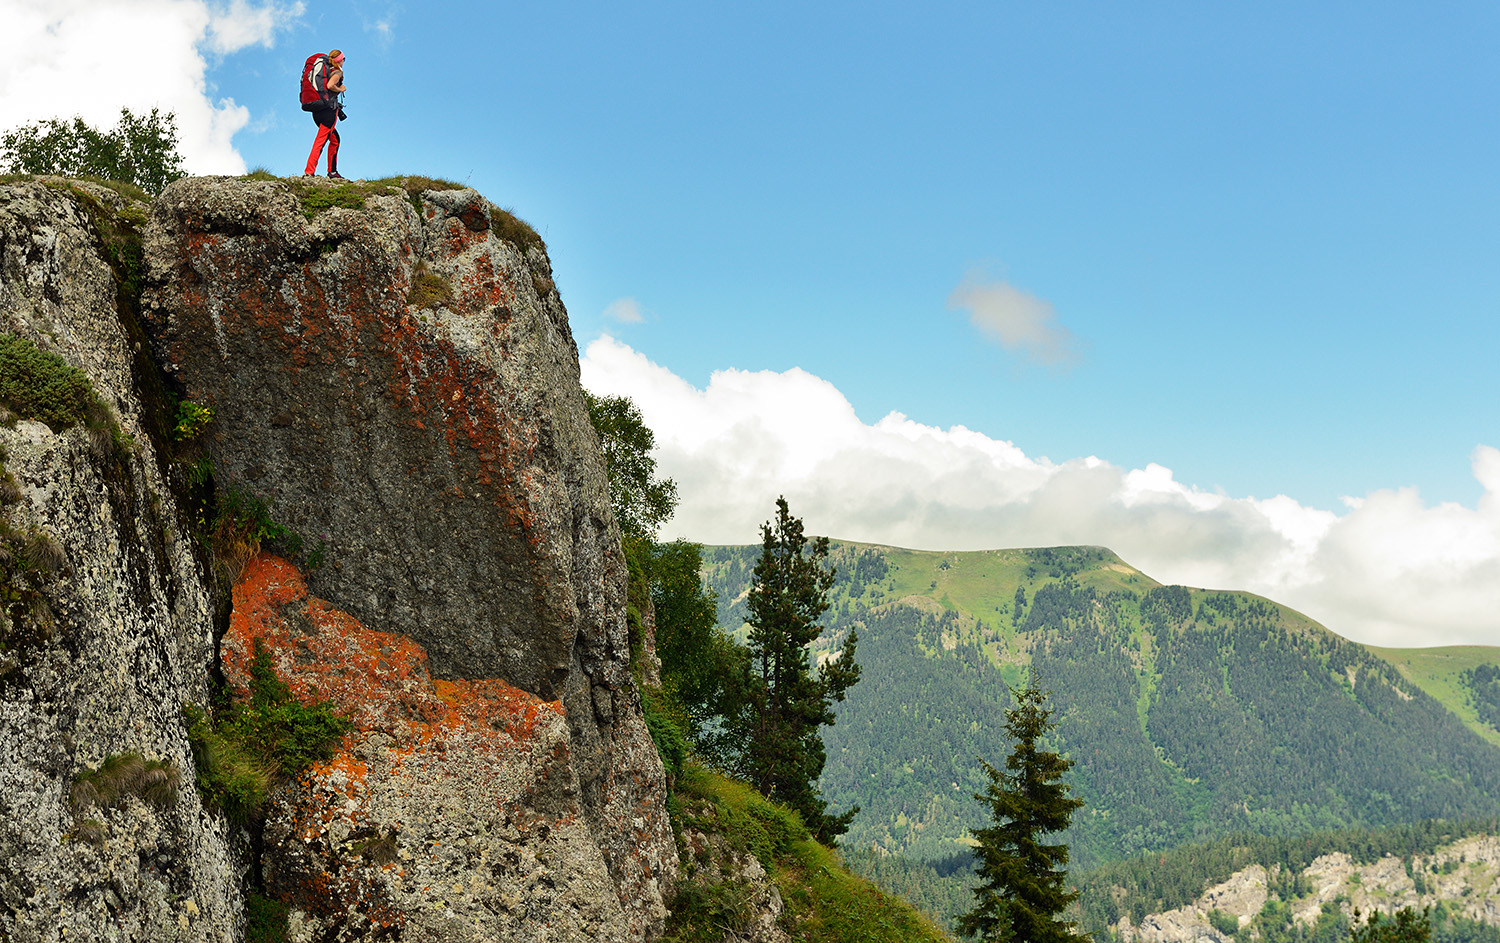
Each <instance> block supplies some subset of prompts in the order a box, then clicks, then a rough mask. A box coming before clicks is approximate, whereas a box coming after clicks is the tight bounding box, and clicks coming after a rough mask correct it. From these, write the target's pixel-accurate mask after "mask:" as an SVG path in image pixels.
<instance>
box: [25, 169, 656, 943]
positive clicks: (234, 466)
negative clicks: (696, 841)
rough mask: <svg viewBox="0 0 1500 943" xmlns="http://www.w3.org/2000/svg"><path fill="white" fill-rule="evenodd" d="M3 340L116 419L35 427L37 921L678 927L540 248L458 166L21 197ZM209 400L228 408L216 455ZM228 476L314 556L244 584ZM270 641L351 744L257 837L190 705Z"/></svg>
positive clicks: (586, 435) (335, 931)
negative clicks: (194, 430) (336, 715)
mask: <svg viewBox="0 0 1500 943" xmlns="http://www.w3.org/2000/svg"><path fill="white" fill-rule="evenodd" d="M329 207H331V208H329ZM141 233H143V234H144V242H142V241H141V239H140V235H139V234H141ZM0 333H3V334H10V335H15V336H16V337H20V338H24V339H26V340H27V341H29V342H30V343H31V344H33V345H35V346H36V347H37V348H40V349H42V350H45V351H50V352H53V353H55V354H57V355H59V356H61V357H62V358H63V360H65V361H66V362H67V363H68V364H70V365H72V366H73V367H76V368H78V369H79V370H82V371H83V372H84V373H85V374H86V375H87V376H88V377H89V379H90V380H91V382H92V384H93V387H94V389H95V390H96V391H97V392H98V394H99V396H100V398H101V400H102V403H103V406H102V407H99V408H98V409H97V410H96V411H98V412H100V414H101V415H105V414H107V415H105V418H106V419H107V420H108V421H107V422H105V423H104V424H103V425H101V424H100V423H99V422H92V421H91V423H90V425H91V426H92V427H91V428H85V427H84V426H82V425H74V426H72V427H71V428H61V427H60V428H58V429H56V430H54V428H51V427H49V426H47V425H44V424H43V423H40V422H35V421H29V420H26V419H22V420H21V421H10V420H9V419H8V418H7V417H6V415H4V414H3V413H0V450H3V454H0V462H3V464H4V470H3V471H0V576H3V579H0V940H5V941H23V940H24V941H33V940H36V941H41V940H47V941H61V940H63V939H70V940H72V939H84V940H91V939H111V940H142V941H144V940H184V941H187V940H194V941H196V940H213V941H225V943H232V941H234V940H237V939H239V938H241V937H242V935H243V933H244V928H245V927H244V925H245V919H246V917H245V900H246V894H247V891H248V889H249V888H251V887H252V886H253V887H255V888H257V889H262V890H264V891H265V892H266V894H267V895H268V896H270V897H273V898H278V899H280V900H282V901H283V902H285V903H287V904H289V905H290V906H291V908H292V912H291V928H292V933H293V936H294V937H296V938H298V939H307V940H311V939H317V940H320V941H321V940H329V941H332V940H356V939H359V940H363V939H394V938H404V939H442V940H453V941H459V940H488V939H515V940H575V939H576V940H585V939H587V940H593V939H600V940H619V941H625V940H643V939H650V938H651V937H653V936H655V935H657V934H658V933H659V932H660V929H661V926H662V920H663V917H664V916H665V908H664V906H663V898H664V895H665V894H666V893H667V892H668V891H669V890H670V885H671V883H672V882H673V880H674V879H675V875H676V869H677V864H678V862H677V852H676V848H675V844H674V842H673V838H672V834H671V829H670V826H669V823H668V820H667V814H666V804H665V776H664V773H663V770H662V767H661V762H660V760H659V758H658V756H657V754H656V750H655V747H654V745H653V744H652V741H651V739H650V737H649V735H648V733H647V731H646V728H645V725H644V722H643V720H642V716H641V708H640V695H639V692H638V691H637V689H636V687H635V684H634V682H633V680H632V676H631V671H632V668H631V664H630V658H631V652H630V646H629V642H628V639H627V631H626V621H625V612H626V605H625V595H626V569H625V563H624V559H623V555H622V554H621V552H620V546H619V535H618V531H617V528H616V526H615V523H614V519H613V515H612V513H611V511H610V508H609V503H608V493H607V489H606V486H605V481H604V475H603V467H602V461H601V458H600V455H599V450H598V443H597V441H596V440H595V437H594V434H593V430H592V427H591V426H590V424H589V420H588V414H587V410H586V408H585V405H584V400H583V394H582V391H581V389H580V388H579V385H578V363H577V350H576V347H575V345H574V342H573V339H572V336H571V333H570V331H569V327H568V322H567V315H566V312H565V311H564V309H563V307H562V303H561V301H560V299H559V297H558V295H557V291H556V289H555V287H554V286H553V284H552V281H551V273H550V269H549V266H548V262H547V257H546V254H545V249H544V248H543V247H542V245H541V243H540V240H538V239H536V238H535V234H534V233H531V232H530V231H529V230H528V229H527V228H526V227H524V224H518V223H517V222H516V221H515V220H514V219H513V218H511V217H509V216H508V215H507V214H504V213H502V212H500V211H498V210H496V209H495V208H494V207H492V206H491V205H490V204H489V203H487V202H486V201H485V200H484V199H483V198H482V197H481V196H480V195H479V194H477V193H475V192H474V191H472V190H468V189H456V188H446V189H444V188H443V187H441V186H439V187H438V189H433V190H426V191H423V190H422V189H421V188H420V187H415V186H413V187H411V188H410V189H406V188H403V187H397V186H383V185H375V184H348V185H343V186H337V187H335V186H334V185H333V184H331V183H327V182H323V181H319V182H317V183H311V184H309V183H306V182H302V181H292V182H290V183H288V182H278V181H255V180H246V179H191V180H183V181H179V182H178V183H176V184H174V185H173V186H171V187H169V188H168V190H167V191H166V192H165V193H164V194H163V195H162V196H161V197H160V198H158V199H157V200H156V201H155V202H154V203H153V204H152V205H151V206H150V207H146V206H144V205H139V204H136V205H131V204H129V203H127V202H126V201H125V200H123V199H122V198H120V197H118V196H117V195H116V194H115V193H114V192H112V191H110V190H108V189H104V188H100V187H96V186H92V185H87V184H77V183H72V182H68V181H61V180H46V181H31V182H22V183H12V184H7V185H0ZM169 391H170V392H169ZM175 395H180V396H182V397H183V398H185V399H188V400H190V401H192V402H193V403H196V404H198V405H199V406H206V407H210V408H211V409H212V410H213V415H214V419H213V421H212V423H211V424H209V425H208V427H207V431H206V433H205V434H204V435H203V436H202V437H200V438H199V439H198V440H197V442H198V443H200V444H199V445H197V446H194V448H199V449H201V450H202V451H203V452H204V454H205V456H206V458H208V459H209V460H210V461H209V462H206V463H202V464H199V465H197V466H196V468H195V467H193V464H192V462H190V461H181V460H180V459H182V458H184V455H183V454H181V453H180V450H182V449H185V448H187V447H185V446H178V445H177V444H175V439H174V437H173V436H172V433H171V427H172V425H173V423H174V422H175V418H173V417H170V416H168V412H169V408H168V404H169V402H170V400H171V398H172V396H175ZM201 415H202V414H200V417H201ZM11 418H13V417H11ZM174 452H179V454H178V455H176V456H174V454H173V453H174ZM192 458H196V456H192ZM208 467H211V468H212V485H211V487H212V489H213V491H215V492H216V493H217V495H218V500H219V502H220V504H221V506H222V505H223V504H224V502H225V501H226V500H227V499H230V498H243V497H250V498H253V499H256V500H259V501H263V502H265V504H264V506H265V507H266V508H267V509H268V512H269V514H271V515H272V516H273V517H274V518H275V519H276V521H277V522H278V523H279V524H282V525H286V526H288V527H290V528H291V529H292V530H294V531H295V532H297V533H298V534H300V535H301V536H302V538H303V551H302V555H301V557H300V559H299V565H300V567H301V568H300V569H299V566H294V565H293V564H290V563H287V562H286V561H283V560H279V559H276V558H273V557H269V556H260V557H256V558H254V559H252V560H251V562H250V564H249V566H248V567H246V568H245V571H244V574H243V577H241V578H239V580H238V583H237V585H236V587H235V589H234V598H233V599H232V600H231V598H230V595H229V585H230V582H232V580H226V579H225V578H224V576H223V570H222V569H221V568H220V569H216V566H217V564H216V563H215V562H214V560H212V559H211V557H210V553H209V551H208V550H207V549H206V548H207V547H208V545H209V544H210V542H211V541H210V540H209V539H208V536H209V535H208V533H207V531H208V530H209V529H210V527H211V524H212V518H211V514H212V506H211V505H210V506H202V505H199V504H198V503H197V501H198V499H199V498H202V497H203V496H204V495H206V494H207V493H208V491H207V490H205V486H201V485H200V484H197V482H201V477H200V476H201V474H202V472H203V470H204V469H206V468H208ZM12 480H14V482H15V484H14V485H12V484H11V481H12ZM195 488H196V489H199V490H196V491H195V490H193V489H195ZM189 497H191V498H192V499H193V502H192V506H191V507H189V506H188V503H184V502H187V499H188V498H189ZM204 515H209V516H208V517H205V516H204ZM17 553H24V554H26V555H28V559H29V557H31V556H37V555H40V557H38V559H43V558H44V559H43V563H44V564H45V565H39V566H36V567H33V566H31V564H30V563H29V562H28V563H27V564H26V567H25V568H24V572H23V570H22V569H17V568H16V567H12V566H10V565H9V561H11V560H12V559H15V558H14V557H13V556H7V554H12V555H14V554H17ZM236 562H237V561H236ZM320 563H321V565H318V564H320ZM216 573H217V574H218V575H217V576H216V575H215V574H216ZM15 574H21V576H16V575H15ZM230 575H231V577H232V576H233V574H230ZM13 577H14V578H13ZM22 577H24V580H23V582H24V585H21V584H20V583H17V582H16V580H19V579H21V578H22ZM220 637H221V638H220ZM257 639H259V640H260V641H261V642H262V644H263V645H265V646H266V647H267V650H268V651H269V652H271V654H272V657H273V659H274V660H275V663H276V664H277V667H278V671H279V672H280V673H281V674H282V676H283V677H284V678H285V679H286V680H287V681H288V683H289V684H290V685H291V686H292V688H293V690H295V691H297V692H298V693H299V694H301V695H302V696H305V697H307V698H314V699H316V698H331V699H332V700H333V701H334V703H335V704H336V705H338V707H339V708H340V709H341V710H342V711H344V712H346V713H347V714H349V715H350V716H351V717H352V718H353V721H354V728H353V730H352V732H350V733H349V734H348V735H347V737H346V738H345V740H344V742H343V743H342V746H341V749H340V751H339V752H338V753H337V755H336V756H335V757H334V759H333V760H331V761H330V762H327V763H322V764H318V765H315V766H314V767H312V768H311V769H310V770H308V771H306V772H305V773H303V774H302V775H300V776H299V777H298V778H296V779H295V780H294V781H290V782H284V783H282V784H281V785H280V786H279V787H277V789H276V790H275V791H274V792H273V793H272V795H271V798H270V800H269V803H268V805H267V807H266V809H265V818H264V822H263V823H257V827H256V828H254V829H252V830H250V831H249V832H242V831H240V830H239V829H238V828H232V827H230V826H229V825H227V824H226V822H225V820H224V818H223V816H222V814H221V813H219V812H218V811H215V810H213V809H209V808H205V807H204V805H203V803H202V802H201V801H200V799H199V794H198V792H197V791H196V790H195V789H194V788H193V781H194V769H193V758H192V756H193V755H192V751H191V750H190V748H189V744H188V737H187V733H186V729H185V725H184V718H183V712H182V709H183V705H184V704H195V705H199V706H203V705H206V704H207V703H208V702H209V699H210V690H211V688H212V686H213V684H214V683H215V682H213V680H212V679H214V678H215V677H216V676H217V675H218V674H219V672H220V671H222V677H223V678H224V679H226V680H227V681H228V682H229V683H230V684H231V686H233V684H234V683H235V682H236V681H237V680H239V681H242V680H243V672H244V667H245V663H246V659H247V657H248V656H249V653H250V652H252V651H253V647H254V644H255V641H256V640H257ZM643 654H644V655H645V656H647V657H648V658H649V656H650V654H651V653H650V652H645V653H643ZM642 667H643V668H644V667H645V665H644V664H643V666H642Z"/></svg>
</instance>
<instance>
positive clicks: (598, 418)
mask: <svg viewBox="0 0 1500 943" xmlns="http://www.w3.org/2000/svg"><path fill="white" fill-rule="evenodd" d="M583 395H584V398H585V399H586V400H587V402H588V408H589V420H590V421H591V422H592V423H593V426H594V432H595V433H597V434H598V436H599V448H600V450H601V451H602V452H603V453H604V472H605V476H606V477H607V478H608V480H609V501H610V504H611V505H612V506H613V507H614V510H615V520H616V522H618V523H619V525H620V533H621V534H622V535H623V536H624V537H625V539H626V540H627V541H631V540H633V541H645V540H650V539H652V537H654V536H655V534H656V531H657V528H659V527H660V526H661V525H662V522H663V521H665V520H666V519H667V518H669V517H671V516H672V509H673V508H674V507H676V505H677V483H676V482H674V481H673V480H672V479H670V478H657V477H656V459H654V458H652V457H651V450H652V449H653V448H655V447H656V434H655V433H653V432H652V431H651V430H650V429H649V428H647V426H646V423H645V420H643V419H642V418H641V411H640V409H638V408H637V407H636V405H635V403H633V402H631V400H630V398H629V397H627V396H595V395H594V394H592V393H589V392H588V391H586V390H585V391H584V394H583Z"/></svg>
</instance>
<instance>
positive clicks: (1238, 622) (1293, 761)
mask: <svg viewBox="0 0 1500 943" xmlns="http://www.w3.org/2000/svg"><path fill="white" fill-rule="evenodd" d="M758 552H759V550H758V548H756V547H719V548H707V549H706V551H705V556H704V559H705V577H706V579H707V580H708V582H709V584H710V586H712V587H713V588H714V589H715V590H716V591H717V592H718V594H719V599H720V607H721V610H720V618H721V623H722V624H724V625H726V626H727V627H737V626H739V625H740V624H741V623H742V621H743V617H744V609H743V594H744V592H745V590H746V589H747V588H748V584H749V579H750V569H751V567H752V566H753V564H754V561H755V558H756V556H757V555H758ZM833 556H834V560H833V562H834V565H835V566H836V567H837V568H838V571H839V576H838V580H837V582H836V584H835V587H834V590H833V596H832V602H833V606H832V608H831V610H830V612H829V613H828V615H827V616H826V617H825V620H824V621H825V625H826V626H827V631H826V632H825V633H824V637H823V639H822V641H821V644H823V645H824V646H826V647H828V648H831V647H833V646H837V645H839V644H841V643H842V640H843V638H844V636H845V635H846V634H847V632H848V631H849V630H850V629H853V628H857V629H858V631H859V634H860V643H859V661H860V663H861V665H862V666H863V668H864V676H863V679H862V680H861V682H860V683H859V684H858V685H857V686H856V687H855V688H854V689H853V690H852V691H851V692H850V695H849V699H848V700H847V701H846V702H845V703H844V704H842V705H840V709H839V712H838V716H839V721H838V723H837V724H836V725H835V726H834V727H832V728H829V729H828V730H827V731H826V734H825V743H826V744H827V747H828V755H829V759H828V765H827V767H826V769H825V771H824V776H823V779H822V787H823V790H824V794H825V796H826V797H827V798H828V799H829V800H830V802H831V803H832V806H833V808H834V809H835V810H841V809H844V808H847V807H849V806H850V805H853V804H856V803H857V804H859V805H860V806H861V807H862V810H863V811H861V813H860V814H859V816H858V817H857V818H856V819H855V821H854V825H853V827H852V828H851V829H850V831H849V833H848V835H847V836H845V839H844V842H843V844H844V846H845V847H846V848H849V849H867V848H876V849H880V850H882V851H884V852H888V853H896V854H902V855H906V856H910V857H913V858H918V859H925V860H929V861H940V860H941V859H943V858H944V857H945V856H949V855H951V854H953V853H955V852H962V851H963V849H964V848H965V847H966V845H965V842H966V839H967V828H968V827H969V826H970V825H974V824H980V823H979V822H978V821H977V819H976V816H977V815H978V814H979V810H978V807H977V803H975V802H974V801H973V800H972V798H971V796H972V794H973V793H974V792H976V791H977V790H979V789H980V788H981V787H982V785H983V782H982V777H981V774H980V772H979V764H978V762H977V759H978V758H979V757H984V758H986V759H989V760H991V761H992V762H999V761H1000V760H1003V758H1004V756H1005V755H1006V753H1007V752H1008V744H1007V743H1006V742H1005V740H1004V737H1003V732H1002V730H1001V723H1002V721H1003V716H1004V710H1005V707H1006V706H1007V705H1008V703H1009V696H1008V693H1007V691H1006V685H1007V684H1010V685H1014V684H1016V683H1017V682H1019V681H1020V680H1021V679H1022V677H1023V676H1024V673H1025V671H1026V669H1027V666H1029V665H1035V666H1036V667H1037V668H1038V669H1039V670H1040V671H1041V673H1042V677H1043V680H1044V684H1045V685H1046V686H1048V687H1049V688H1051V689H1052V691H1053V705H1054V706H1055V707H1056V708H1057V709H1058V712H1059V713H1058V719H1059V720H1060V721H1061V728H1060V730H1059V745H1060V746H1061V747H1062V748H1063V749H1064V750H1066V751H1067V752H1068V754H1069V755H1070V756H1071V757H1072V758H1073V759H1074V760H1075V761H1076V763H1077V765H1076V767H1075V768H1074V770H1073V772H1072V774H1071V776H1070V780H1071V782H1072V783H1073V785H1074V788H1075V791H1076V793H1077V794H1078V795H1079V796H1080V797H1081V798H1083V799H1084V800H1085V801H1086V802H1087V803H1088V805H1087V806H1086V808H1085V809H1084V810H1083V811H1082V812H1081V813H1080V814H1079V815H1078V816H1077V817H1076V819H1075V823H1074V828H1073V830H1072V833H1071V834H1070V835H1069V836H1068V840H1069V842H1070V844H1071V846H1072V849H1073V861H1074V865H1075V867H1086V866H1089V865H1093V864H1096V863H1099V862H1103V861H1109V860H1114V859H1118V858H1121V857H1127V856H1130V855H1134V854H1137V853H1140V852H1143V851H1151V850H1160V849H1166V848H1172V847H1175V846H1177V845H1180V844H1183V843H1185V842H1189V841H1194V840H1207V839H1211V838H1214V837H1217V836H1221V835H1225V834H1230V833H1234V832H1253V833H1260V834H1273V835H1287V834H1298V833H1301V832H1305V831H1308V830H1310V829H1315V828H1325V829H1326V828H1340V827H1345V826H1350V825H1362V826H1383V825H1392V824H1398V823H1402V822H1410V821H1417V820H1421V819H1430V818H1449V819H1453V818H1463V817H1473V816H1491V815H1495V814H1500V748H1497V747H1496V745H1495V744H1493V743H1490V742H1486V741H1485V740H1483V739H1481V738H1480V737H1479V735H1477V734H1476V733H1475V732H1474V731H1473V730H1472V729H1470V728H1469V727H1468V726H1466V725H1465V723H1464V722H1463V721H1462V720H1460V719H1459V717H1457V716H1455V714H1454V713H1453V712H1451V711H1450V710H1449V709H1448V708H1447V707H1445V706H1444V704H1443V703H1440V701H1439V700H1436V699H1434V698H1433V697H1432V696H1431V695H1429V694H1428V693H1427V692H1426V691H1425V690H1424V689H1423V688H1422V687H1421V686H1420V685H1419V684H1417V683H1415V682H1414V681H1411V680H1408V679H1407V678H1406V677H1404V676H1403V675H1402V673H1401V672H1399V671H1397V670H1396V668H1394V667H1393V666H1392V665H1391V663H1389V662H1387V661H1385V660H1382V659H1380V658H1376V657H1374V656H1373V655H1371V654H1370V652H1369V651H1368V650H1366V649H1365V648H1364V647H1362V646H1359V645H1356V644H1354V643H1351V642H1348V641H1346V640H1344V639H1341V638H1339V637H1338V636H1336V635H1334V634H1333V633H1331V632H1329V631H1327V630H1326V629H1324V628H1322V627H1321V626H1319V625H1318V624H1317V623H1315V622H1313V621H1312V620H1310V619H1308V618H1306V617H1305V616H1303V615H1301V614H1300V613H1297V612H1295V611H1293V610H1290V609H1287V608H1286V607H1283V606H1279V605H1277V604H1275V603H1273V602H1271V601H1269V600H1265V599H1262V598H1260V597H1257V596H1253V595H1251V594H1248V593H1235V592H1218V591H1207V590H1190V589H1186V588H1183V587H1166V586H1161V585H1160V584H1158V583H1157V582H1156V581H1154V580H1152V579H1151V578H1149V577H1148V576H1146V575H1145V574H1142V573H1140V572H1139V571H1137V570H1135V569H1134V568H1132V567H1130V566H1129V565H1127V564H1125V563H1124V562H1123V561H1121V560H1120V559H1119V558H1118V557H1116V556H1115V555H1114V554H1113V553H1111V552H1110V551H1108V550H1105V549H1103V548H1097V547H1065V548H1049V549H1039V550H1004V551H987V552H971V553H934V552H924V551H909V550H897V549H892V548H885V547H876V546H870V545H860V544H847V543H845V544H838V545H836V549H835V551H834V555H833Z"/></svg>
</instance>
